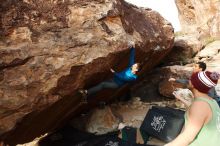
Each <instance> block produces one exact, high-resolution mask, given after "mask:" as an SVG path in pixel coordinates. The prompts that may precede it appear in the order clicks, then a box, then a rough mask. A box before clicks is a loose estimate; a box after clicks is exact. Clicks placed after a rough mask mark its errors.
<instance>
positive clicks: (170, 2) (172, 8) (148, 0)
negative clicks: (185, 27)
mask: <svg viewBox="0 0 220 146" xmlns="http://www.w3.org/2000/svg"><path fill="white" fill-rule="evenodd" d="M125 1H127V2H130V3H132V4H134V5H136V6H139V7H148V8H151V9H153V10H155V11H157V12H159V13H160V14H161V15H162V16H163V17H164V18H165V19H166V20H168V21H169V22H170V23H171V24H172V25H173V27H174V31H175V32H176V31H180V23H179V19H178V10H177V7H176V4H175V2H174V0H125Z"/></svg>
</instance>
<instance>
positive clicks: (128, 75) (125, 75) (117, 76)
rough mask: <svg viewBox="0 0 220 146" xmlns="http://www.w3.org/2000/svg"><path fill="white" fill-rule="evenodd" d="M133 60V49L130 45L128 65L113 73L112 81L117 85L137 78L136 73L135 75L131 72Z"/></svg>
mask: <svg viewBox="0 0 220 146" xmlns="http://www.w3.org/2000/svg"><path fill="white" fill-rule="evenodd" d="M134 60H135V50H134V48H133V47H132V48H131V50H130V58H129V64H128V67H127V68H126V69H125V70H123V71H121V72H118V73H117V72H116V73H114V81H115V82H116V83H117V84H118V85H119V86H122V85H124V84H125V83H127V82H130V81H134V80H136V79H137V75H135V74H133V73H132V72H131V66H132V65H133V64H134Z"/></svg>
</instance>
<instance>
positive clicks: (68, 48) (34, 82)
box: [0, 0, 174, 144]
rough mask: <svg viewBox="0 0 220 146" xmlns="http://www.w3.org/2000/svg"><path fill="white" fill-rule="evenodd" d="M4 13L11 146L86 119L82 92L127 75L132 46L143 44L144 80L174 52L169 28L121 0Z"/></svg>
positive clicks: (29, 1)
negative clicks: (81, 115)
mask: <svg viewBox="0 0 220 146" xmlns="http://www.w3.org/2000/svg"><path fill="white" fill-rule="evenodd" d="M0 5H1V6H0V7H1V9H0V15H1V16H0V18H1V22H2V24H1V26H0V33H1V39H0V58H1V59H0V74H1V77H0V83H1V84H0V95H1V99H0V135H1V139H4V140H5V141H6V142H10V143H11V144H15V143H23V142H27V141H30V140H32V139H33V138H35V137H36V136H39V135H41V134H42V133H44V132H48V131H51V130H53V129H54V128H57V127H59V126H60V125H62V123H64V122H65V121H66V120H67V119H68V118H69V117H70V116H72V115H74V111H76V110H77V112H79V111H80V108H81V106H80V105H79V100H80V99H79V97H77V96H74V95H75V93H76V90H78V88H82V87H89V86H91V85H94V84H96V83H98V82H99V81H101V80H103V79H106V78H107V77H108V76H109V75H110V73H109V69H110V68H114V69H115V70H116V71H120V70H121V69H123V68H124V67H125V66H126V64H127V58H128V55H129V53H128V52H129V51H128V47H127V41H129V40H132V41H134V42H135V43H136V50H137V54H136V57H137V61H138V62H141V63H143V62H145V63H144V64H145V66H144V68H143V72H144V71H148V70H150V69H151V68H152V67H153V66H155V65H156V64H158V63H159V61H160V60H161V59H162V58H163V57H164V56H165V55H166V54H167V53H168V52H169V51H170V49H171V48H172V46H173V39H174V36H173V28H172V26H171V25H170V24H169V23H168V22H167V21H166V20H164V19H163V18H162V17H161V16H160V15H159V14H158V13H156V12H154V11H151V10H149V9H138V8H136V7H134V6H131V5H128V4H127V3H124V2H123V1H121V0H83V1H76V0H69V1H68V0H58V1H49V0H47V1H43V0H39V1H34V0H23V1H20V0H15V1H12V0H6V1H3V2H1V4H0ZM122 58H126V59H122ZM155 58H157V59H156V60H155ZM143 72H142V73H143ZM71 96H72V97H71ZM24 117H25V118H24ZM22 119H23V120H22ZM16 123H17V124H16ZM15 125H16V127H15ZM12 129H13V130H12ZM6 132H7V133H6ZM18 135H19V136H18Z"/></svg>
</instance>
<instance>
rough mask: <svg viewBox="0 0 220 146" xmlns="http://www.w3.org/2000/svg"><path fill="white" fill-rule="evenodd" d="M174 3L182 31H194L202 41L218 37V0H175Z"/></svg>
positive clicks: (219, 20) (219, 14)
mask: <svg viewBox="0 0 220 146" xmlns="http://www.w3.org/2000/svg"><path fill="white" fill-rule="evenodd" d="M176 5H177V8H178V11H179V18H180V23H181V27H182V31H183V32H186V33H196V34H197V35H198V37H199V38H200V39H202V40H203V41H210V39H216V38H218V39H219V38H220V13H219V12H220V9H219V7H220V1H219V0H202V1H198V0H176ZM204 39H205V40H204Z"/></svg>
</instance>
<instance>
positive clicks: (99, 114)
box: [86, 106, 119, 135]
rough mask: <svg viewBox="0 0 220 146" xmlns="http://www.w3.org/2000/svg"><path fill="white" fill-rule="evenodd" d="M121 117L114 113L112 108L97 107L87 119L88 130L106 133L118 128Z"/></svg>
mask: <svg viewBox="0 0 220 146" xmlns="http://www.w3.org/2000/svg"><path fill="white" fill-rule="evenodd" d="M118 124H119V119H117V117H116V116H115V115H114V114H113V113H112V111H111V108H110V107H108V106H106V107H105V108H104V109H102V110H99V109H96V110H94V111H93V113H92V114H91V117H90V118H89V119H88V121H87V126H86V131H88V132H90V133H96V134H98V135H99V134H105V133H108V132H112V131H114V130H117V128H118Z"/></svg>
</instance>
